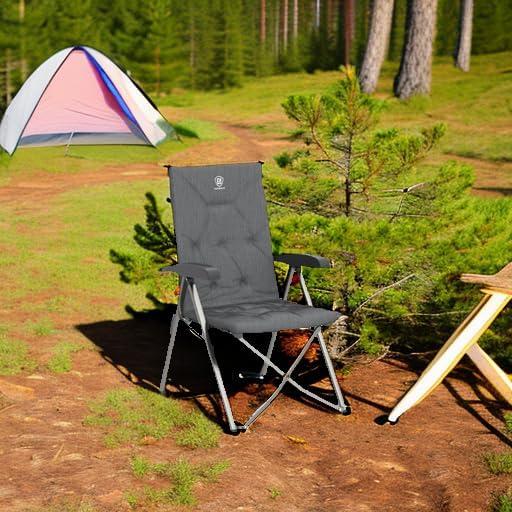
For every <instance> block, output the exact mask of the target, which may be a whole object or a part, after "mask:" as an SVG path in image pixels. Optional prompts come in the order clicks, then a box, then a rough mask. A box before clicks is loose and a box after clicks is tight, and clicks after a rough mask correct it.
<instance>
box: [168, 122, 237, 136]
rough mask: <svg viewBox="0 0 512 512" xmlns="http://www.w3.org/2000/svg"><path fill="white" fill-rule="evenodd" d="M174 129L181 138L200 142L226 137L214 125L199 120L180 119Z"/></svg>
mask: <svg viewBox="0 0 512 512" xmlns="http://www.w3.org/2000/svg"><path fill="white" fill-rule="evenodd" d="M174 127H175V129H176V131H177V133H178V134H179V135H180V136H181V137H189V138H195V139H200V140H219V139H223V138H225V137H226V135H227V134H226V133H225V132H223V131H222V130H220V129H219V127H218V126H217V125H216V124H215V123H212V122H210V121H203V120H201V119H182V120H181V121H180V122H179V123H176V124H175V125H174Z"/></svg>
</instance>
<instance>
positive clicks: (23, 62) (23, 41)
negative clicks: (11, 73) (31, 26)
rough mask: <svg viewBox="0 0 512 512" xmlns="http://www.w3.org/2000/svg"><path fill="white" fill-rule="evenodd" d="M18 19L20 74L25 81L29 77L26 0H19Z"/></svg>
mask: <svg viewBox="0 0 512 512" xmlns="http://www.w3.org/2000/svg"><path fill="white" fill-rule="evenodd" d="M18 19H19V22H20V74H21V80H22V82H24V81H25V80H26V79H27V77H28V67H27V56H26V53H27V38H26V30H25V0H19V2H18Z"/></svg>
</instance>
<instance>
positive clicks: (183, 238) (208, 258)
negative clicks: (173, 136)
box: [168, 162, 278, 311]
mask: <svg viewBox="0 0 512 512" xmlns="http://www.w3.org/2000/svg"><path fill="white" fill-rule="evenodd" d="M168 171H169V178H170V182H171V202H172V207H173V218H174V230H175V234H176V241H177V245H178V261H179V262H181V263H201V264H207V265H211V266H214V267H217V268H218V269H219V270H220V278H219V279H218V280H217V281H216V282H214V283H211V284H210V283H208V282H206V281H203V280H196V284H197V286H198V289H199V293H200V296H201V302H202V303H203V306H204V307H205V308H208V307H215V306H224V305H229V304H240V303H248V302H259V301H262V300H269V299H270V300H272V299H276V298H278V291H277V283H276V277H275V272H274V264H273V256H272V246H271V241H270V232H269V226H268V217H267V209H266V201H265V196H264V193H263V186H262V165H261V163H259V162H256V163H246V164H223V165H207V166H196V167H174V166H173V167H169V168H168ZM187 302H188V301H185V311H187V310H189V308H190V303H189V302H188V303H187Z"/></svg>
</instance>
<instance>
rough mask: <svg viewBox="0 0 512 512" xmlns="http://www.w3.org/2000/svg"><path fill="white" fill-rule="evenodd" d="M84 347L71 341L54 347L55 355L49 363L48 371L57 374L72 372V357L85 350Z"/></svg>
mask: <svg viewBox="0 0 512 512" xmlns="http://www.w3.org/2000/svg"><path fill="white" fill-rule="evenodd" d="M83 349H84V346H83V345H80V344H78V343H73V342H70V341H62V342H60V343H58V344H57V345H55V347H53V355H52V357H51V358H50V360H49V361H48V364H47V366H48V369H49V370H51V371H52V372H55V373H66V372H69V371H70V370H71V367H72V364H73V362H72V360H71V355H72V354H74V353H75V352H78V351H80V350H83Z"/></svg>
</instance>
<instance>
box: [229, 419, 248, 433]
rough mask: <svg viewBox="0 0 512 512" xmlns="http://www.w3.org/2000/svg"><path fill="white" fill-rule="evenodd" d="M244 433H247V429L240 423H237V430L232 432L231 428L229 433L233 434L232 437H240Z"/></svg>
mask: <svg viewBox="0 0 512 512" xmlns="http://www.w3.org/2000/svg"><path fill="white" fill-rule="evenodd" d="M242 432H247V427H246V426H245V425H244V424H243V423H240V422H238V421H235V429H234V430H232V429H231V427H230V428H229V430H228V431H227V433H228V434H231V435H232V436H239V435H240V434H241V433H242Z"/></svg>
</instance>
